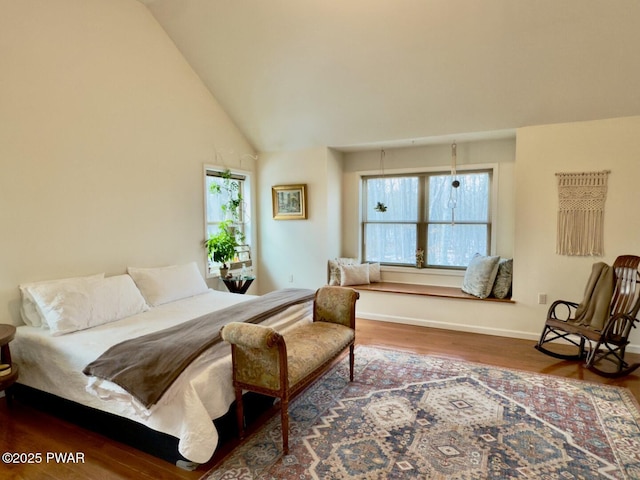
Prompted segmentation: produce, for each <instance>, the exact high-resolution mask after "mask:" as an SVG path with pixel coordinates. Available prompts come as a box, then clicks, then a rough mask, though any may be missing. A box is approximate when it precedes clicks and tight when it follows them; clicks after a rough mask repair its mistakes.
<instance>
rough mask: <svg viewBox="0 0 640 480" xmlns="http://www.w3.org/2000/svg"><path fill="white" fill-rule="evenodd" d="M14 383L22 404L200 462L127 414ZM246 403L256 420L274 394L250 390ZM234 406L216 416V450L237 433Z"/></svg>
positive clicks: (179, 462)
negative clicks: (268, 394)
mask: <svg viewBox="0 0 640 480" xmlns="http://www.w3.org/2000/svg"><path fill="white" fill-rule="evenodd" d="M14 387H15V388H14V394H15V399H16V400H17V401H19V402H20V403H22V404H23V405H27V406H29V407H32V408H34V409H36V410H39V411H42V412H45V413H47V414H50V415H52V416H54V417H57V418H60V419H62V420H64V421H67V422H69V423H73V424H74V425H77V426H79V427H81V428H84V429H87V430H90V431H92V432H95V433H98V434H100V435H104V436H105V437H107V438H109V439H111V440H114V441H116V442H120V443H123V444H125V445H129V446H130V447H133V448H135V449H137V450H140V451H142V452H145V453H148V454H149V455H152V456H154V457H157V458H160V459H162V460H165V461H167V462H170V463H172V464H174V465H176V466H178V467H180V468H183V469H188V470H192V469H195V468H196V467H197V464H195V463H193V462H191V461H190V460H187V459H186V458H184V457H183V456H182V455H181V454H180V453H179V452H178V439H177V438H176V437H174V436H172V435H168V434H166V433H163V432H158V431H155V430H152V429H150V428H148V427H146V426H144V425H142V424H139V423H137V422H134V421H133V420H129V419H128V418H124V417H120V416H118V415H114V414H112V413H108V412H103V411H101V410H97V409H95V408H91V407H87V406H85V405H81V404H79V403H76V402H72V401H71V400H67V399H64V398H61V397H58V396H56V395H52V394H50V393H47V392H43V391H40V390H36V389H34V388H31V387H28V386H26V385H21V384H16V385H15V386H14ZM244 404H245V405H247V404H248V408H247V412H248V418H247V422H251V423H253V422H255V421H256V420H257V419H258V418H259V417H260V416H261V415H262V414H264V413H265V412H266V411H268V410H269V409H270V408H272V407H273V398H270V397H267V396H264V395H259V394H255V393H253V392H248V393H247V394H246V395H245V398H244ZM235 408H236V407H235V403H234V404H232V405H231V407H230V408H229V411H228V412H227V413H226V414H225V415H223V416H222V417H220V418H217V419H215V420H213V423H214V424H215V426H216V429H217V430H218V435H219V442H218V448H217V449H216V450H218V449H219V448H220V446H221V445H223V444H225V443H227V442H229V441H231V440H232V439H234V438H236V437H237V436H238V430H237V426H236V420H235ZM214 456H215V453H214Z"/></svg>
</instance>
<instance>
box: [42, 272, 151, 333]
mask: <svg viewBox="0 0 640 480" xmlns="http://www.w3.org/2000/svg"><path fill="white" fill-rule="evenodd" d="M29 294H30V296H31V298H32V299H33V300H34V302H35V305H36V307H37V311H38V313H39V314H40V315H41V318H42V326H43V327H45V328H47V327H48V328H49V330H51V335H53V336H58V335H64V334H66V333H71V332H75V331H78V330H84V329H86V328H91V327H95V326H98V325H102V324H105V323H110V322H115V321H116V320H120V319H122V318H126V317H129V316H131V315H135V314H137V313H141V312H144V311H146V310H148V309H149V306H148V305H147V303H146V302H145V300H144V298H143V297H142V295H141V294H140V291H139V290H138V288H137V287H136V285H135V283H133V280H132V279H131V277H130V276H129V275H117V276H114V277H108V278H99V276H98V278H96V276H92V277H84V278H81V279H76V280H74V281H63V282H60V281H58V282H45V283H41V284H39V285H35V286H31V287H30V288H29Z"/></svg>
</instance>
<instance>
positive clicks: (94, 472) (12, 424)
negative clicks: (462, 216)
mask: <svg viewBox="0 0 640 480" xmlns="http://www.w3.org/2000/svg"><path fill="white" fill-rule="evenodd" d="M357 343H358V344H360V345H376V346H381V347H388V348H393V349H397V350H404V351H409V352H415V353H420V354H432V355H438V356H445V357H450V358H455V359H461V360H468V361H473V362H480V363H486V364H489V365H495V366H501V367H509V368H516V369H521V370H527V371H532V372H538V373H545V374H550V375H560V376H563V377H568V378H574V379H580V380H586V381H592V382H598V383H606V384H612V385H619V386H623V387H626V388H629V389H630V390H631V391H632V392H633V394H634V395H635V397H636V399H640V376H638V375H636V374H633V375H629V376H628V377H625V378H623V379H619V380H610V379H604V378H602V377H600V376H598V375H596V374H594V373H592V372H590V371H588V370H586V369H584V368H583V367H582V366H581V365H580V364H579V363H578V362H566V361H561V360H557V359H554V358H551V357H548V356H546V355H543V354H542V353H540V352H538V351H537V350H535V349H534V348H533V345H534V342H532V341H528V340H517V339H510V338H504V337H495V336H488V335H478V334H471V333H462V332H454V331H449V330H437V329H431V328H424V327H416V326H408V325H399V324H392V323H383V322H374V321H367V320H358V327H357ZM630 358H632V359H633V360H634V361H640V355H630ZM638 373H640V372H638ZM232 447H233V444H230V445H227V446H226V447H225V448H224V449H222V452H223V453H224V451H225V450H228V449H230V448H232ZM0 451H1V452H0V453H2V452H5V451H9V452H24V453H28V452H42V453H43V455H44V454H45V453H46V452H81V453H83V454H84V463H79V464H74V463H55V462H49V463H46V459H44V458H43V461H42V463H40V464H29V465H6V464H0V477H1V478H3V479H9V478H10V479H28V480H33V479H47V480H55V479H60V480H62V479H64V480H68V479H86V478H91V479H105V480H111V479H132V478H135V479H158V480H161V479H199V478H200V477H201V476H202V475H203V474H204V473H205V472H206V471H208V470H209V469H210V468H212V467H213V466H214V465H215V463H216V462H218V461H219V460H220V457H221V455H220V454H217V455H216V456H215V457H214V458H213V459H212V460H211V461H210V462H209V463H208V464H206V465H202V466H200V467H199V468H198V469H197V470H195V471H192V472H189V471H185V470H182V469H180V468H177V467H175V466H174V465H172V464H170V463H167V462H165V461H163V460H160V459H157V458H155V457H153V456H150V455H147V454H145V453H142V452H140V451H138V450H135V449H133V448H131V447H128V446H126V445H123V444H120V443H117V442H114V441H112V440H109V439H107V438H105V437H103V436H101V435H98V434H96V433H93V432H90V431H87V430H84V429H82V428H79V427H77V426H75V425H73V424H71V423H68V422H65V421H63V420H60V419H58V418H56V417H53V416H51V415H47V414H45V413H42V412H39V411H37V410H34V409H33V408H30V407H28V406H25V405H22V404H20V403H19V402H14V404H13V407H11V408H8V407H7V405H6V403H5V402H4V401H0Z"/></svg>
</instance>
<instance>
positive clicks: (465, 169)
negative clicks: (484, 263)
mask: <svg viewBox="0 0 640 480" xmlns="http://www.w3.org/2000/svg"><path fill="white" fill-rule="evenodd" d="M457 172H458V174H459V175H460V174H462V175H464V174H468V173H488V174H489V179H490V187H489V199H488V201H489V204H488V210H489V211H488V216H487V222H462V221H461V222H457V221H456V223H460V224H481V225H487V242H488V252H487V254H488V255H495V251H496V232H497V227H496V226H497V221H498V220H497V219H498V202H497V199H498V179H499V164H497V163H491V164H471V165H464V166H458V168H457ZM447 174H448V175H450V174H451V170H450V167H444V166H441V167H428V168H421V169H415V168H403V169H394V170H387V171H385V173H384V174H381V173H380V172H379V171H361V172H359V177H360V192H359V212H360V214H359V223H360V226H359V237H360V242H359V249H360V258H361V259H362V261H363V262H364V261H367V260H366V238H365V228H366V225H367V224H376V223H378V224H379V223H394V224H395V223H397V224H410V225H416V230H417V231H416V246H419V245H423V246H424V248H425V252H426V249H427V248H428V246H427V236H428V230H427V229H428V225H429V224H444V223H448V222H442V221H437V222H429V219H428V218H427V217H428V209H429V207H428V202H427V200H428V195H429V186H428V183H429V180H428V179H429V177H430V176H433V175H447ZM410 176H418V177H420V180H419V185H418V189H419V190H418V219H417V221H416V222H406V221H405V222H375V221H374V222H370V221H366V220H367V218H366V217H367V214H366V198H367V197H366V196H367V187H366V181H367V180H368V179H372V178H383V177H384V178H388V177H410ZM426 260H427V258H426V254H425V264H424V266H423V268H421V269H419V270H422V271H423V272H424V273H436V272H438V271H441V272H452V273H454V272H463V271H464V270H466V266H447V265H429V264H427V263H426ZM380 263H381V265H382V267H383V268H385V269H393V270H405V269H411V270H412V271H415V270H416V268H415V266H414V265H412V264H408V263H387V262H380ZM419 270H418V271H419Z"/></svg>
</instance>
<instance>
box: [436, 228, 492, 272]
mask: <svg viewBox="0 0 640 480" xmlns="http://www.w3.org/2000/svg"><path fill="white" fill-rule="evenodd" d="M487 228H488V227H487V225H461V224H455V225H451V224H438V225H429V226H428V228H427V236H428V243H429V248H428V249H427V264H428V265H440V266H447V267H466V266H467V265H469V262H470V261H471V258H472V257H473V256H474V255H475V254H476V253H481V254H482V255H487V254H488V245H487V232H488V230H487Z"/></svg>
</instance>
